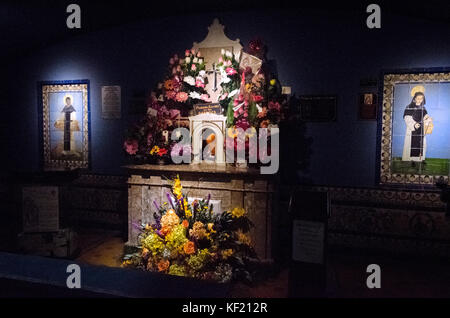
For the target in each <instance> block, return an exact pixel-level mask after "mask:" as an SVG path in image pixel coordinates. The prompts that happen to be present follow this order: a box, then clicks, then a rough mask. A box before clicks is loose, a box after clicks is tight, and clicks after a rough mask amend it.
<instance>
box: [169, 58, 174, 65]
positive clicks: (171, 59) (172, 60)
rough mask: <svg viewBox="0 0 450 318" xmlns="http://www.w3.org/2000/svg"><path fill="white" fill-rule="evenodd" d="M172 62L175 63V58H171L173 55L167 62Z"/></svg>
mask: <svg viewBox="0 0 450 318" xmlns="http://www.w3.org/2000/svg"><path fill="white" fill-rule="evenodd" d="M173 63H175V60H174V59H173V57H171V58H170V60H169V64H170V65H172V64H173Z"/></svg>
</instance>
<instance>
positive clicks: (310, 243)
mask: <svg viewBox="0 0 450 318" xmlns="http://www.w3.org/2000/svg"><path fill="white" fill-rule="evenodd" d="M324 235H325V225H324V223H322V222H312V221H305V220H294V222H293V229H292V259H293V260H294V261H298V262H305V263H314V264H323V253H324Z"/></svg>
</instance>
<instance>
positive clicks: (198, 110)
mask: <svg viewBox="0 0 450 318" xmlns="http://www.w3.org/2000/svg"><path fill="white" fill-rule="evenodd" d="M194 113H195V115H199V114H216V115H222V107H221V106H220V104H219V103H205V104H195V105H194Z"/></svg>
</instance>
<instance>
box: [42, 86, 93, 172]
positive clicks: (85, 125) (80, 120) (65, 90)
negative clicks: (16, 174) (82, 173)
mask: <svg viewBox="0 0 450 318" xmlns="http://www.w3.org/2000/svg"><path fill="white" fill-rule="evenodd" d="M39 93H40V94H39V96H40V105H39V114H40V118H39V119H40V120H39V124H40V125H39V126H40V136H41V143H42V146H41V158H42V168H43V170H45V171H53V170H74V169H87V168H89V165H90V160H89V159H90V152H89V143H90V142H89V139H90V123H89V117H90V113H89V81H88V80H77V81H53V82H40V85H39Z"/></svg>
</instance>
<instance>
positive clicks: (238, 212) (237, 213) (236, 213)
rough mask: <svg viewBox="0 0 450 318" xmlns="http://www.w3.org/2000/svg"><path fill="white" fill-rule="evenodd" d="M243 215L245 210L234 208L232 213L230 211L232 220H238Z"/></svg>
mask: <svg viewBox="0 0 450 318" xmlns="http://www.w3.org/2000/svg"><path fill="white" fill-rule="evenodd" d="M244 214H245V210H244V209H243V208H234V209H233V211H231V215H232V216H233V217H234V218H240V217H241V216H243V215H244Z"/></svg>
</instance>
